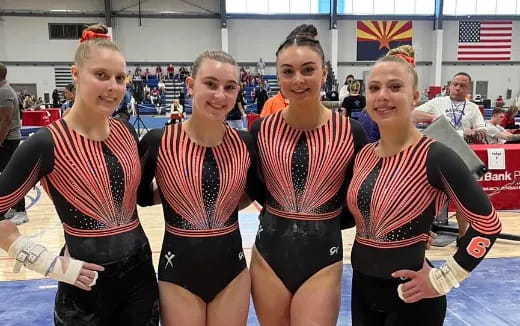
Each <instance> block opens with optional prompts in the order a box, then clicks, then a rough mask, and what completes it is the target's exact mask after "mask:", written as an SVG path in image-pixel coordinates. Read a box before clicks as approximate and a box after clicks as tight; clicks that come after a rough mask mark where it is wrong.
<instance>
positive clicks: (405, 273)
mask: <svg viewBox="0 0 520 326" xmlns="http://www.w3.org/2000/svg"><path fill="white" fill-rule="evenodd" d="M430 269H432V268H431V267H430V265H428V263H427V262H426V260H425V261H424V263H423V267H422V268H421V269H420V270H418V271H417V272H414V271H411V270H406V269H402V270H399V271H396V272H393V273H392V277H395V278H398V277H399V278H401V279H408V280H409V281H408V282H405V283H402V284H399V286H398V287H397V292H398V294H399V297H400V298H401V300H403V301H404V302H406V303H414V302H417V301H419V300H422V299H426V298H435V297H439V296H440V295H441V294H440V293H438V292H437V291H436V290H435V289H434V288H433V285H432V283H431V282H430V278H429V276H428V275H429V272H430Z"/></svg>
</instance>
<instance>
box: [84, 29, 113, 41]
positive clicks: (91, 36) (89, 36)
mask: <svg viewBox="0 0 520 326" xmlns="http://www.w3.org/2000/svg"><path fill="white" fill-rule="evenodd" d="M95 38H105V39H107V40H110V39H111V38H110V35H108V34H101V33H96V32H93V31H84V32H83V34H81V39H80V40H79V42H80V43H83V42H85V41H88V40H93V39H95Z"/></svg>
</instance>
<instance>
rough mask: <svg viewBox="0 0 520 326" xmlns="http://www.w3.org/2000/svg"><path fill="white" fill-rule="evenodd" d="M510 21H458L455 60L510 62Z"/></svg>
mask: <svg viewBox="0 0 520 326" xmlns="http://www.w3.org/2000/svg"><path fill="white" fill-rule="evenodd" d="M512 39H513V22H512V21H510V20H509V21H505V20H502V21H460V22H459V43H458V47H457V60H460V61H471V60H473V61H508V60H511V42H512Z"/></svg>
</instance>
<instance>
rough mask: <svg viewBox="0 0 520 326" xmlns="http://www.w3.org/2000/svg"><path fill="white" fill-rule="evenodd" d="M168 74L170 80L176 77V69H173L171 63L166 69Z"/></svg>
mask: <svg viewBox="0 0 520 326" xmlns="http://www.w3.org/2000/svg"><path fill="white" fill-rule="evenodd" d="M166 72H167V73H168V79H169V80H173V79H174V77H175V68H173V65H172V64H171V63H170V64H169V65H168V68H166Z"/></svg>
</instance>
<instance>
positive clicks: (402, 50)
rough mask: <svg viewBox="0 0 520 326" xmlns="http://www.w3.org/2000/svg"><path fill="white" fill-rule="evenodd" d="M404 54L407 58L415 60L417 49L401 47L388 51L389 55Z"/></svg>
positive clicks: (407, 46)
mask: <svg viewBox="0 0 520 326" xmlns="http://www.w3.org/2000/svg"><path fill="white" fill-rule="evenodd" d="M396 54H402V55H405V56H407V57H411V58H415V49H414V48H413V46H411V45H401V46H399V47H396V48H393V49H391V50H390V51H388V54H387V55H396Z"/></svg>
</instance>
